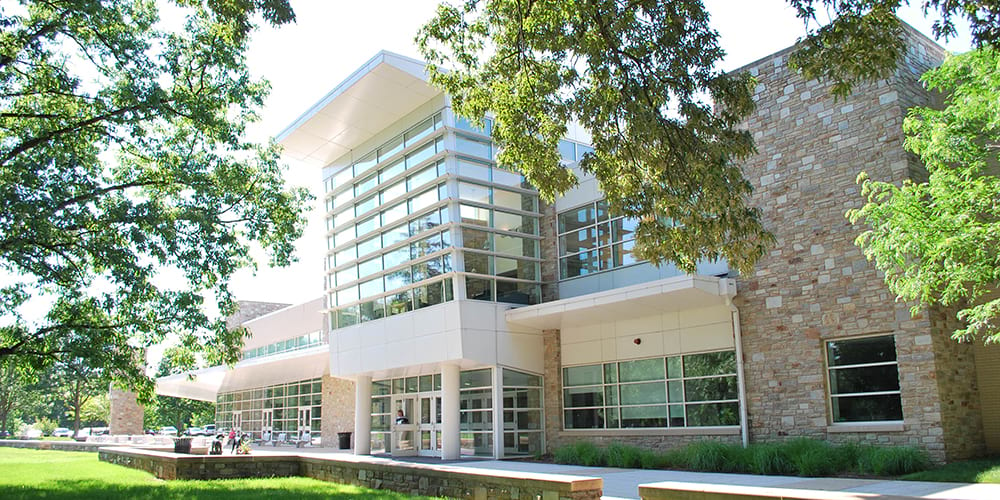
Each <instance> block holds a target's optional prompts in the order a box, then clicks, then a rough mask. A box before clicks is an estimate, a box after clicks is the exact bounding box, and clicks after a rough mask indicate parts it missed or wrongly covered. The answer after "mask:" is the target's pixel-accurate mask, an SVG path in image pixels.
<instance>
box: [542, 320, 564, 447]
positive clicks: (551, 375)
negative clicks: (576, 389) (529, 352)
mask: <svg viewBox="0 0 1000 500" xmlns="http://www.w3.org/2000/svg"><path fill="white" fill-rule="evenodd" d="M561 338H562V337H561V336H560V334H559V330H545V331H543V332H542V350H543V353H542V355H543V360H544V373H542V376H543V379H542V383H543V384H544V387H543V388H542V397H543V398H544V401H542V413H543V414H544V415H545V422H544V425H543V426H542V429H543V430H544V431H545V452H546V453H552V452H553V450H555V449H556V448H558V447H560V446H562V445H563V444H565V443H564V442H563V440H562V439H561V437H560V435H559V434H560V433H561V432H562V419H563V409H562V393H563V391H562V341H561Z"/></svg>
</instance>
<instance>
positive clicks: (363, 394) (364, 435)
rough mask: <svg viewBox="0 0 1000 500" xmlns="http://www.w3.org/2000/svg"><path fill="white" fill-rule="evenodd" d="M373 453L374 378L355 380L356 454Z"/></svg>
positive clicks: (364, 377) (364, 376)
mask: <svg viewBox="0 0 1000 500" xmlns="http://www.w3.org/2000/svg"><path fill="white" fill-rule="evenodd" d="M371 453H372V378H371V377H369V376H368V375H358V376H357V378H355V379H354V454H355V455H371Z"/></svg>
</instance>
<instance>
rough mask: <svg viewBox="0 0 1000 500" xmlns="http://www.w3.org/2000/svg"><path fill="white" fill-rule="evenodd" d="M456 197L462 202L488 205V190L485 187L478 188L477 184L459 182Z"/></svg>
mask: <svg viewBox="0 0 1000 500" xmlns="http://www.w3.org/2000/svg"><path fill="white" fill-rule="evenodd" d="M458 197H459V198H461V199H463V200H469V201H474V202H478V203H483V204H489V202H490V188H489V187H487V186H480V185H479V184H472V183H470V182H459V183H458Z"/></svg>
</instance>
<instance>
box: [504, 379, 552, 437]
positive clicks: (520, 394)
mask: <svg viewBox="0 0 1000 500" xmlns="http://www.w3.org/2000/svg"><path fill="white" fill-rule="evenodd" d="M503 451H504V454H505V455H508V456H510V455H533V454H536V453H539V454H540V453H542V452H543V451H544V450H542V377H541V376H539V375H532V374H530V373H524V372H519V371H516V370H511V369H510V368H504V369H503Z"/></svg>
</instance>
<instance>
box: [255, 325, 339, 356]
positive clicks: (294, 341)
mask: <svg viewBox="0 0 1000 500" xmlns="http://www.w3.org/2000/svg"><path fill="white" fill-rule="evenodd" d="M321 344H326V339H325V338H324V337H323V332H318V331H317V332H312V333H307V334H305V335H299V336H298V337H292V338H290V339H285V340H279V341H277V342H273V343H271V344H267V345H262V346H260V347H255V348H253V349H246V350H244V351H243V360H248V359H253V358H259V357H262V356H272V355H274V354H281V353H283V352H291V351H300V350H302V349H308V348H310V347H313V346H317V345H321Z"/></svg>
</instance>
